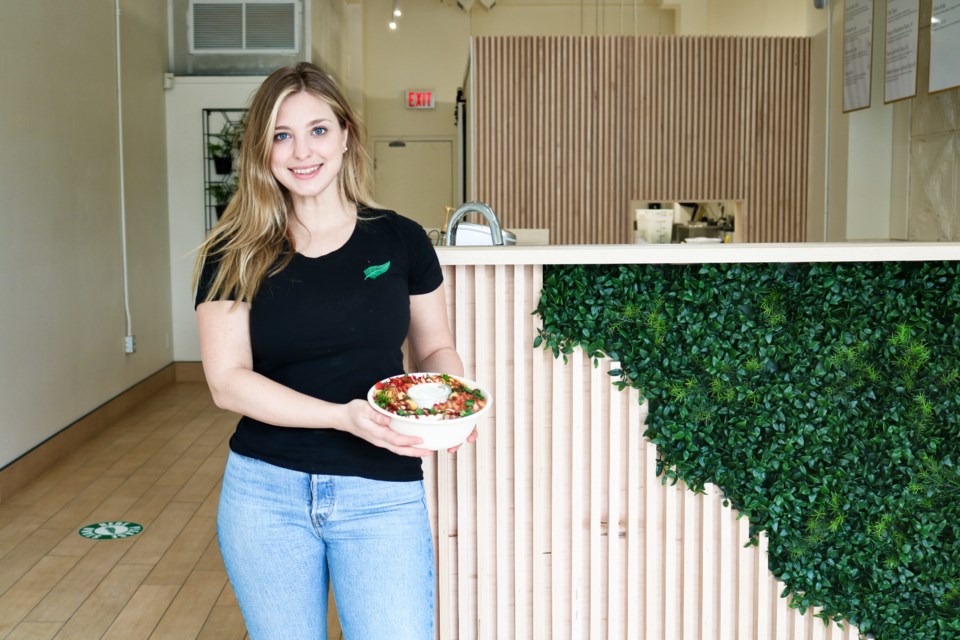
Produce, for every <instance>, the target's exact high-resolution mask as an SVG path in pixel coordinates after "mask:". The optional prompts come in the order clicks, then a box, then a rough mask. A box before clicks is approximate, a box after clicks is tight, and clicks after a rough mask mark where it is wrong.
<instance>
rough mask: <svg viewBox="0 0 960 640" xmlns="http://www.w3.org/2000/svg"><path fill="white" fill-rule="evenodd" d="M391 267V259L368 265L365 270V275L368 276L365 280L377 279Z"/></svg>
mask: <svg viewBox="0 0 960 640" xmlns="http://www.w3.org/2000/svg"><path fill="white" fill-rule="evenodd" d="M389 269H390V261H389V260H387V261H386V262H384V263H383V264H375V265H373V266H372V267H367V268H366V269H364V270H363V275H364V276H366V277H365V278H364V280H375V279H377V278H379V277H380V276H382V275H383V274H385V273H386V272H387V271H388V270H389Z"/></svg>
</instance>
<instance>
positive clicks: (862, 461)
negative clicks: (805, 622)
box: [535, 262, 960, 640]
mask: <svg viewBox="0 0 960 640" xmlns="http://www.w3.org/2000/svg"><path fill="white" fill-rule="evenodd" d="M958 276H960V265H958V264H957V263H952V262H904V263H896V262H894V263H836V264H832V263H813V264H728V265H628V266H609V265H598V266H548V267H546V268H545V271H544V286H543V291H542V294H541V298H540V302H539V305H538V307H537V313H538V314H539V316H540V318H541V320H542V323H543V324H542V328H541V329H540V330H539V335H538V336H537V338H536V342H535V344H536V346H542V347H543V348H547V349H551V350H552V351H553V353H554V355H556V356H558V357H559V356H562V355H563V354H566V353H569V352H571V350H572V349H573V348H574V346H580V347H582V348H583V349H584V350H585V351H586V352H587V353H589V354H590V355H592V356H600V355H606V356H609V357H610V358H612V359H614V360H618V361H620V362H621V364H622V369H621V370H619V371H615V372H612V375H614V380H613V382H614V384H616V385H618V386H619V387H620V388H623V387H624V386H626V385H630V386H633V387H636V388H637V389H638V390H639V391H640V392H641V396H642V397H644V398H646V399H648V400H649V403H650V413H649V415H648V418H647V423H646V427H647V429H646V432H645V436H646V437H647V438H649V439H650V440H651V441H652V442H654V443H655V444H656V445H657V447H658V449H659V452H660V456H661V466H660V473H661V475H662V477H663V479H664V481H671V480H676V479H679V480H682V481H684V482H685V483H686V484H687V485H688V486H689V487H690V488H691V489H692V490H694V491H698V490H701V489H702V488H703V486H704V484H705V483H708V482H709V483H713V484H715V485H717V486H718V487H719V488H720V489H721V491H722V492H723V493H724V495H725V496H726V498H727V500H728V501H729V504H730V505H731V506H732V507H734V508H736V509H738V510H739V511H741V512H742V514H743V515H745V516H746V517H748V518H749V521H750V524H751V527H750V529H751V533H752V535H753V536H754V541H755V540H756V538H755V536H756V534H757V533H758V532H759V531H760V530H763V531H765V532H766V534H767V536H768V539H769V568H770V571H771V572H773V574H774V575H776V576H777V578H778V579H780V580H781V581H783V582H784V583H785V584H786V585H787V592H788V593H789V594H790V595H791V596H792V602H793V606H796V607H797V608H800V609H806V608H807V607H808V606H817V607H822V615H823V616H825V617H830V618H833V619H835V620H838V621H842V620H846V621H849V622H851V623H853V624H855V625H856V626H858V627H859V629H860V631H861V632H862V633H873V634H874V635H875V636H876V638H878V639H879V640H887V639H890V640H906V639H916V640H921V639H923V640H927V639H929V640H933V639H938V640H939V639H943V640H947V639H950V640H954V639H957V638H960V544H958V532H960V427H958V414H960V330H958V327H957V323H958V317H960V277H958Z"/></svg>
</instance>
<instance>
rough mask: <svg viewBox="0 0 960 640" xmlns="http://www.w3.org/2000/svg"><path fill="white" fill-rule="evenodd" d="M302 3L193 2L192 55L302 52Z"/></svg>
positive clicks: (275, 0) (277, 0) (190, 22)
mask: <svg viewBox="0 0 960 640" xmlns="http://www.w3.org/2000/svg"><path fill="white" fill-rule="evenodd" d="M301 16H302V9H301V6H300V0H258V1H257V2H247V1H245V0H190V14H189V16H188V18H189V19H188V21H187V34H188V38H189V40H190V53H193V54H204V53H218V54H239V53H260V54H263V53H270V54H272V53H284V54H296V53H299V52H300V29H301V27H300V20H301Z"/></svg>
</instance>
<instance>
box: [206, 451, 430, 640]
mask: <svg viewBox="0 0 960 640" xmlns="http://www.w3.org/2000/svg"><path fill="white" fill-rule="evenodd" d="M217 534H218V537H219V544H220V553H221V555H222V556H223V561H224V564H225V565H226V569H227V575H228V576H229V577H230V583H231V584H232V585H233V589H234V592H235V593H236V594H237V600H239V602H240V609H241V611H242V612H243V618H244V621H245V622H246V625H247V631H248V632H249V634H250V638H251V639H252V640H272V639H274V638H277V639H279V638H283V639H284V640H290V639H291V638H296V640H327V589H328V581H332V584H333V594H334V598H335V599H336V602H337V612H338V613H339V615H340V625H341V628H342V629H343V634H344V638H346V639H347V640H354V639H356V640H379V639H381V638H382V639H384V640H387V639H389V640H433V635H434V631H433V616H434V592H435V578H434V573H435V572H434V559H433V538H432V536H431V533H430V520H429V517H428V515H427V505H426V501H425V499H424V491H423V483H422V482H382V481H378V480H368V479H366V478H357V477H352V476H323V475H311V474H308V473H301V472H299V471H291V470H289V469H283V468H280V467H276V466H274V465H271V464H268V463H266V462H261V461H259V460H254V459H251V458H247V457H244V456H241V455H238V454H236V453H233V452H231V453H230V456H229V458H228V459H227V468H226V470H225V472H224V476H223V488H222V489H221V492H220V511H219V514H218V516H217Z"/></svg>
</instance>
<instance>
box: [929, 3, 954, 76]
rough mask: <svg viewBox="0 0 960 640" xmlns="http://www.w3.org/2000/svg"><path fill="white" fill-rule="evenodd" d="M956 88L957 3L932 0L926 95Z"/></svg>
mask: <svg viewBox="0 0 960 640" xmlns="http://www.w3.org/2000/svg"><path fill="white" fill-rule="evenodd" d="M958 86H960V0H933V16H932V18H931V20H930V93H933V92H935V91H944V90H946V89H952V88H953V87H958Z"/></svg>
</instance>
